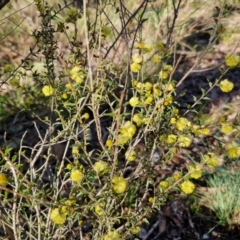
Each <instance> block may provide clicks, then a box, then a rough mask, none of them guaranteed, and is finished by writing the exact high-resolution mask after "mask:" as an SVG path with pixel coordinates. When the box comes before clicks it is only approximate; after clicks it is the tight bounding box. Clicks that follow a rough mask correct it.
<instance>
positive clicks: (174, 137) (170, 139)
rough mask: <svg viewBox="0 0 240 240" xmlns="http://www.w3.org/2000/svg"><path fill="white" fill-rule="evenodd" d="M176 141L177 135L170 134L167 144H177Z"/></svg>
mask: <svg viewBox="0 0 240 240" xmlns="http://www.w3.org/2000/svg"><path fill="white" fill-rule="evenodd" d="M176 141H177V135H175V134H169V135H168V136H167V140H166V142H167V143H168V144H173V143H175V142H176Z"/></svg>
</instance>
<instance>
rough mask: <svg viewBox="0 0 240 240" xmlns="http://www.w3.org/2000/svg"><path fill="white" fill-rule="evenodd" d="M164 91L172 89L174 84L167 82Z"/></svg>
mask: <svg viewBox="0 0 240 240" xmlns="http://www.w3.org/2000/svg"><path fill="white" fill-rule="evenodd" d="M164 88H165V89H166V91H168V92H171V91H173V90H174V84H173V83H167V84H166V85H165V87H164Z"/></svg>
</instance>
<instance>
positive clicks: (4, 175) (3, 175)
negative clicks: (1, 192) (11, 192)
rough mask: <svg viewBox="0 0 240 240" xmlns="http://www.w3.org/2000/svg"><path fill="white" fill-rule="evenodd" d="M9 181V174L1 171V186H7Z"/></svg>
mask: <svg viewBox="0 0 240 240" xmlns="http://www.w3.org/2000/svg"><path fill="white" fill-rule="evenodd" d="M7 182H8V179H7V176H6V174H4V173H0V186H2V187H6V185H7Z"/></svg>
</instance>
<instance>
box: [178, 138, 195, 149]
mask: <svg viewBox="0 0 240 240" xmlns="http://www.w3.org/2000/svg"><path fill="white" fill-rule="evenodd" d="M177 142H178V145H179V147H189V146H190V145H191V143H192V140H191V138H190V137H188V136H179V138H178V141H177Z"/></svg>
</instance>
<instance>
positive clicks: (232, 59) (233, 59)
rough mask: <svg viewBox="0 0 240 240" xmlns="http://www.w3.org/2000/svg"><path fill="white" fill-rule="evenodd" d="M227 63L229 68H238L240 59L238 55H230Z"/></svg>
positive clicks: (227, 57)
mask: <svg viewBox="0 0 240 240" xmlns="http://www.w3.org/2000/svg"><path fill="white" fill-rule="evenodd" d="M225 63H226V65H227V66H228V67H236V66H237V65H238V64H239V63H240V57H239V56H238V55H236V54H228V55H227V56H226V57H225Z"/></svg>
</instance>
